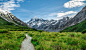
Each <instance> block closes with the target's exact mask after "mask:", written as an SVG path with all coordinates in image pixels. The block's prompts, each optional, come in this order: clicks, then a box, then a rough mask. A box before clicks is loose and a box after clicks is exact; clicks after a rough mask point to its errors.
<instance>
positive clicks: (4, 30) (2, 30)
mask: <svg viewBox="0 0 86 50" xmlns="http://www.w3.org/2000/svg"><path fill="white" fill-rule="evenodd" d="M0 33H8V30H6V29H0Z"/></svg>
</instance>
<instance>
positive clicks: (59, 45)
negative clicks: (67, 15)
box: [0, 17, 86, 50]
mask: <svg viewBox="0 0 86 50" xmlns="http://www.w3.org/2000/svg"><path fill="white" fill-rule="evenodd" d="M0 26H1V27H0V50H20V48H21V43H22V41H23V40H24V38H25V35H24V34H25V33H28V35H29V36H31V37H32V43H33V45H34V46H35V49H36V50H85V49H86V34H82V33H80V32H62V33H59V32H44V31H34V30H33V29H30V28H29V29H28V27H24V26H17V25H15V24H14V23H9V22H7V21H6V20H4V19H3V18H1V17H0Z"/></svg>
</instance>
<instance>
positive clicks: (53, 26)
mask: <svg viewBox="0 0 86 50" xmlns="http://www.w3.org/2000/svg"><path fill="white" fill-rule="evenodd" d="M67 21H69V17H63V19H60V20H53V19H52V20H44V19H39V18H37V17H34V18H32V19H31V20H30V21H29V22H27V24H28V25H29V26H30V27H32V28H35V29H38V30H44V31H50V32H51V31H54V32H57V31H59V28H61V27H62V26H63V25H64V24H65V23H66V22H67Z"/></svg>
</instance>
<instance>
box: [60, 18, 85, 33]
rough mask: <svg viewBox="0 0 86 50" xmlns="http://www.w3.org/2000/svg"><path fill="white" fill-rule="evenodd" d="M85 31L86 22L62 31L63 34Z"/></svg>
mask: <svg viewBox="0 0 86 50" xmlns="http://www.w3.org/2000/svg"><path fill="white" fill-rule="evenodd" d="M85 29H86V20H84V21H83V22H81V23H78V24H76V25H73V26H70V27H68V28H66V29H64V30H62V31H61V32H82V31H83V30H85Z"/></svg>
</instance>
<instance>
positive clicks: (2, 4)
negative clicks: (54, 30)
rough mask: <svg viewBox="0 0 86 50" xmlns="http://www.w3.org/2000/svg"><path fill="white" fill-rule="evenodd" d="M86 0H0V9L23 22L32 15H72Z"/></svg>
mask: <svg viewBox="0 0 86 50" xmlns="http://www.w3.org/2000/svg"><path fill="white" fill-rule="evenodd" d="M85 5H86V0H0V11H9V12H11V13H12V14H13V15H15V16H16V17H17V18H19V19H21V20H22V21H24V22H27V21H29V20H30V19H31V18H33V17H38V18H43V19H48V20H50V19H55V20H59V19H61V18H62V17H66V16H69V17H74V16H75V14H77V12H79V11H80V10H81V9H82V8H83V7H84V6H85Z"/></svg>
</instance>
